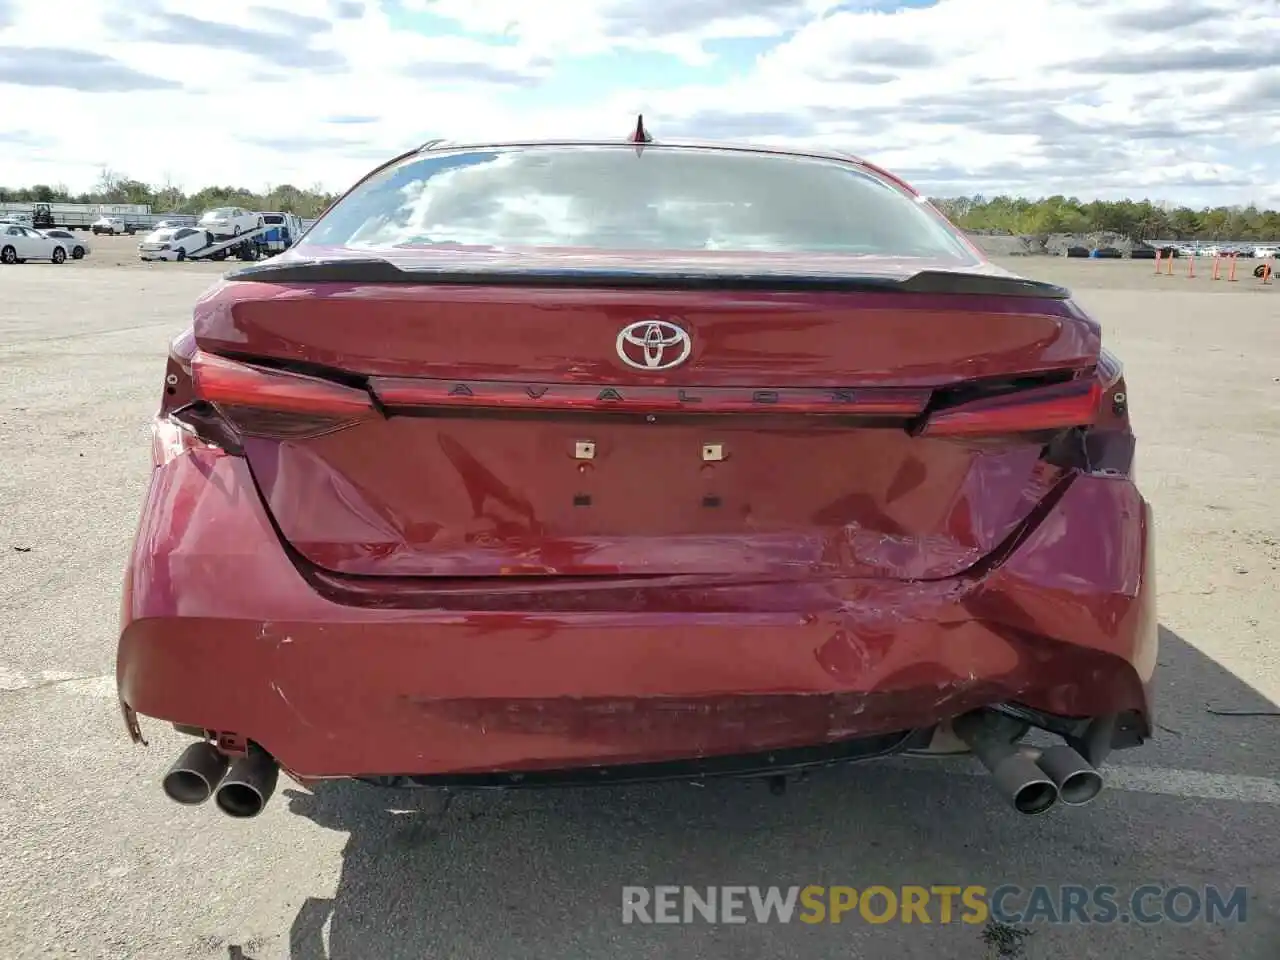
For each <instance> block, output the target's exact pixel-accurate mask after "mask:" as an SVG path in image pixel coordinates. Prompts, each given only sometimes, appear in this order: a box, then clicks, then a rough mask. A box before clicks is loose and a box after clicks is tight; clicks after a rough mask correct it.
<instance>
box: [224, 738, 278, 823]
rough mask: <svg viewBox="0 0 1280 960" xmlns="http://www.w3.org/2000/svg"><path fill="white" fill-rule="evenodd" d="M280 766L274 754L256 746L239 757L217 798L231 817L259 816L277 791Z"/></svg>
mask: <svg viewBox="0 0 1280 960" xmlns="http://www.w3.org/2000/svg"><path fill="white" fill-rule="evenodd" d="M279 777H280V767H279V766H278V765H277V764H276V762H275V760H274V759H272V757H271V756H270V754H268V753H266V752H265V751H263V750H260V749H258V748H256V747H250V748H249V753H248V754H246V755H245V756H243V757H237V758H236V760H235V761H234V762H233V763H232V764H231V769H230V770H228V771H227V775H226V777H225V778H224V779H223V781H222V785H221V786H219V787H218V791H217V794H216V795H215V796H214V801H215V802H216V803H217V805H218V809H219V810H221V811H222V812H223V813H225V814H226V815H227V816H229V817H235V818H237V819H246V818H248V817H256V816H257V815H258V814H260V813H261V812H262V811H263V809H264V808H265V807H266V805H267V801H268V800H270V799H271V795H272V794H273V793H275V789H276V781H277V780H278V779H279Z"/></svg>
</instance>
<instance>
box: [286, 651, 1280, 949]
mask: <svg viewBox="0 0 1280 960" xmlns="http://www.w3.org/2000/svg"><path fill="white" fill-rule="evenodd" d="M1160 663H1161V667H1160V680H1159V689H1158V691H1157V698H1158V699H1157V710H1158V712H1159V721H1160V723H1161V729H1160V730H1158V731H1157V736H1156V738H1155V739H1154V740H1153V741H1152V742H1151V743H1150V744H1148V745H1147V746H1146V747H1144V748H1140V749H1138V750H1136V751H1133V752H1132V755H1127V754H1116V755H1113V759H1114V760H1115V761H1116V762H1117V763H1119V764H1136V765H1141V766H1143V767H1161V768H1169V769H1173V770H1177V769H1185V770H1195V771H1205V772H1209V773H1220V774H1232V773H1241V774H1252V775H1254V776H1259V777H1275V776H1276V772H1277V771H1278V770H1280V739H1278V738H1277V737H1276V732H1277V730H1278V729H1280V727H1278V726H1277V723H1278V722H1280V721H1277V720H1276V719H1275V714H1276V713H1277V712H1278V708H1277V706H1276V705H1275V704H1273V703H1271V702H1269V701H1268V700H1267V699H1266V698H1264V697H1263V696H1262V695H1261V694H1259V693H1258V692H1257V691H1255V690H1253V689H1252V688H1251V687H1249V686H1248V685H1246V684H1245V683H1243V682H1242V681H1240V680H1239V679H1237V678H1236V677H1235V676H1233V675H1232V674H1231V673H1230V672H1228V671H1227V670H1225V669H1223V668H1222V667H1220V666H1219V665H1217V664H1216V663H1215V662H1213V661H1212V660H1210V659H1209V658H1207V657H1205V656H1204V655H1203V654H1201V653H1200V652H1199V651H1198V650H1196V649H1195V648H1194V647H1193V646H1191V645H1190V644H1188V643H1186V642H1185V641H1184V640H1182V639H1181V638H1180V637H1178V636H1176V635H1175V634H1173V633H1172V632H1170V631H1167V630H1164V629H1162V630H1161V651H1160ZM1207 708H1213V709H1217V710H1219V711H1223V713H1218V714H1214V713H1209V712H1208V709H1207ZM1226 711H1231V712H1232V715H1229V716H1228V715H1225V712H1226ZM1236 714H1239V715H1236ZM1244 714H1250V715H1248V716H1246V715H1244ZM957 765H959V767H960V769H957ZM974 767H976V762H975V761H973V760H972V759H971V758H951V759H940V760H932V761H920V762H919V763H918V764H917V763H916V762H915V761H912V762H911V763H909V764H903V763H902V762H900V761H899V762H892V761H891V762H887V763H882V762H873V763H868V764H859V765H853V766H847V767H841V768H830V769H827V770H825V771H820V772H817V773H815V774H814V775H812V776H811V777H809V778H807V779H805V780H804V781H802V782H799V783H794V784H792V785H791V786H790V787H789V788H788V790H787V791H786V792H785V793H784V794H783V795H781V796H778V795H773V794H771V793H770V791H769V790H768V788H767V787H766V786H765V784H764V783H763V782H760V781H755V782H747V781H713V782H709V783H707V784H706V785H705V786H694V785H690V784H664V785H644V786H633V787H608V788H595V789H554V790H546V791H540V792H538V791H522V792H518V791H512V792H506V793H456V794H446V793H444V792H440V791H428V790H396V791H388V790H384V789H378V788H375V787H371V786H365V785H361V784H353V783H342V782H335V783H331V784H324V785H321V786H319V787H317V789H316V790H315V791H314V792H313V793H308V792H306V791H303V790H301V789H296V788H294V789H286V790H284V791H283V796H282V797H281V798H278V799H279V800H283V801H284V802H285V803H287V805H288V809H289V810H290V811H291V812H293V813H295V814H297V815H300V816H304V817H307V818H309V819H310V820H312V821H314V823H315V824H317V825H318V826H319V827H322V828H324V829H327V830H335V831H339V832H342V833H346V834H348V836H349V839H348V841H347V844H346V847H345V850H344V853H343V867H342V874H341V877H340V879H339V881H338V885H337V889H336V892H335V894H334V896H332V897H313V898H309V899H307V900H306V902H305V903H303V904H302V906H301V908H300V909H299V911H298V913H297V916H296V918H295V920H294V921H293V924H292V928H291V931H290V956H291V957H292V958H293V960H373V958H376V960H396V958H399V957H414V958H422V957H451V958H452V957H459V958H462V957H477V958H479V957H494V958H497V957H503V956H508V955H510V956H521V957H535V956H537V957H565V958H568V957H574V958H578V957H593V956H601V957H614V956H627V957H655V958H656V957H666V956H671V955H676V954H678V955H680V956H717V957H718V956H724V957H733V958H735V960H739V958H752V957H761V958H764V957H768V958H770V960H776V958H783V957H793V956H794V957H814V956H824V957H825V956H881V955H885V956H889V955H893V956H896V957H904V958H905V957H917V956H919V957H928V956H931V955H934V954H937V955H941V956H946V957H949V958H955V960H967V958H974V960H986V958H988V957H997V956H999V957H1023V956H1026V957H1028V958H1032V957H1055V958H1056V957H1059V956H1062V957H1065V956H1071V957H1073V958H1075V957H1081V958H1083V957H1094V956H1097V957H1114V956H1122V955H1124V954H1125V952H1126V951H1128V952H1130V953H1132V955H1133V956H1135V957H1139V956H1152V955H1155V954H1153V953H1152V952H1151V951H1152V949H1155V948H1153V947H1152V944H1153V943H1155V942H1156V941H1157V940H1158V941H1159V942H1160V943H1161V947H1160V948H1158V949H1157V953H1161V954H1162V955H1165V956H1187V957H1192V956H1194V957H1197V958H1200V960H1214V958H1217V957H1223V958H1227V957H1230V958H1232V960H1252V958H1254V957H1257V958H1263V957H1267V958H1272V960H1273V958H1274V957H1275V956H1276V955H1277V954H1276V944H1278V943H1280V912H1278V911H1277V907H1276V905H1275V904H1274V903H1272V902H1268V901H1267V899H1259V897H1258V896H1257V893H1258V892H1262V891H1267V890H1272V891H1274V890H1277V889H1280V849H1278V848H1280V806H1276V805H1274V804H1266V803H1243V802H1238V801H1235V800H1221V799H1211V798H1205V797H1203V796H1201V797H1195V796H1178V795H1175V794H1176V791H1171V792H1170V793H1169V794H1161V793H1150V792H1136V791H1121V790H1104V792H1103V794H1102V795H1101V796H1100V797H1099V798H1098V800H1096V801H1095V802H1094V803H1093V804H1091V805H1089V806H1088V807H1084V808H1077V809H1068V808H1063V807H1061V805H1059V807H1058V808H1056V809H1054V810H1053V811H1052V812H1051V813H1050V814H1048V815H1047V816H1044V817H1024V816H1020V815H1018V814H1016V813H1015V812H1014V811H1013V810H1012V809H1010V808H1009V807H1007V806H1006V805H1005V804H1004V802H1003V801H1002V799H1001V798H1000V797H999V796H998V794H997V793H996V792H995V789H994V787H993V786H992V784H991V783H990V781H989V780H988V779H987V778H986V777H985V776H971V775H965V774H964V773H963V772H962V771H963V770H966V769H972V768H974ZM921 768H922V769H921ZM1104 773H1105V769H1104ZM1006 883H1011V884H1018V885H1020V886H1021V887H1023V888H1024V889H1026V888H1029V887H1031V886H1033V885H1035V884H1047V885H1051V886H1054V887H1057V886H1058V885H1062V884H1099V883H1110V884H1114V885H1115V886H1117V887H1118V888H1120V889H1121V890H1132V889H1134V888H1136V887H1138V886H1140V885H1142V884H1144V883H1164V884H1188V885H1192V886H1200V887H1201V888H1203V886H1204V885H1206V884H1216V885H1219V886H1227V887H1234V886H1242V885H1243V886H1248V887H1249V888H1250V896H1249V909H1250V910H1251V911H1252V912H1251V913H1250V914H1249V916H1248V922H1247V923H1245V924H1243V925H1237V926H1236V927H1235V928H1232V929H1229V928H1226V927H1223V926H1221V925H1217V926H1214V925H1208V924H1204V923H1199V924H1187V925H1181V926H1179V925H1170V924H1164V925H1160V926H1157V927H1145V926H1144V927H1139V926H1137V925H1133V924H1130V925H1128V926H1122V925H1119V924H1113V925H1111V926H1109V927H1107V928H1105V929H1103V928H1099V927H1097V926H1094V927H1089V926H1082V925H1080V924H1074V925H1043V924H1039V925H1033V926H1034V927H1035V928H1034V929H1031V928H1027V929H1025V930H1022V931H1021V932H1018V931H1012V932H1011V935H1010V936H1009V937H1008V938H1006V939H1008V941H1009V943H1011V944H1012V945H1011V946H1008V947H1007V952H1006V947H1004V946H993V940H992V934H991V925H990V924H988V925H987V927H986V928H983V927H980V926H976V925H965V924H964V923H959V922H953V923H950V924H944V923H941V922H939V920H940V918H939V917H938V916H937V915H936V914H935V915H934V916H933V917H932V918H931V922H930V923H929V924H920V923H918V922H917V923H914V924H909V925H903V924H901V923H896V922H890V923H887V924H882V925H876V924H873V923H869V922H867V921H866V920H864V919H862V918H859V917H856V916H854V917H853V919H852V920H850V919H848V918H846V920H845V922H844V923H842V924H831V923H824V924H817V925H812V926H810V925H805V924H797V923H792V924H789V925H784V924H777V923H767V924H759V923H756V922H754V920H753V921H752V922H749V923H747V924H745V925H739V926H725V925H718V926H717V925H713V924H709V923H706V922H698V923H695V924H691V925H681V924H677V925H674V926H662V925H639V926H638V925H624V923H623V922H622V909H621V905H622V888H623V887H624V886H627V885H638V886H648V887H650V888H652V886H654V885H657V884H677V885H686V884H688V885H693V886H697V887H706V886H708V885H729V884H743V885H752V884H758V885H761V886H769V885H779V886H782V887H788V886H791V885H798V886H802V887H803V886H806V885H809V884H819V885H825V886H834V885H849V886H852V887H855V888H859V889H865V888H866V887H867V886H870V885H883V886H887V887H889V888H891V889H896V888H900V887H901V886H903V885H916V884H919V885H924V886H925V887H929V886H931V885H937V884H955V885H959V886H965V885H969V884H981V885H983V886H985V887H986V888H987V889H988V890H990V889H993V888H994V887H996V886H999V885H1001V884H1006ZM997 932H1000V931H997ZM1006 932H1009V931H1006ZM1012 934H1016V935H1012ZM1152 937H1155V938H1156V939H1155V940H1152V939H1151V938H1152ZM1139 938H1141V939H1139ZM997 939H998V938H997ZM1024 950H1025V951H1026V952H1025V953H1024Z"/></svg>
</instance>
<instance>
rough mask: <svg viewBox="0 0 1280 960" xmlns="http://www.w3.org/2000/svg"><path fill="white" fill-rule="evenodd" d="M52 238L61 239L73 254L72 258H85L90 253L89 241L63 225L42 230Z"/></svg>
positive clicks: (68, 251)
mask: <svg viewBox="0 0 1280 960" xmlns="http://www.w3.org/2000/svg"><path fill="white" fill-rule="evenodd" d="M38 232H39V233H43V234H44V235H45V236H46V237H48V238H49V239H50V240H59V241H61V242H62V244H63V245H64V246H65V247H66V248H67V253H69V254H71V259H72V260H83V259H84V258H85V257H86V256H88V255H89V249H90V248H89V241H88V240H85V239H83V238H81V237H78V236H77V235H76V234H75V233H74V232H72V231H71V230H66V229H64V228H63V227H52V228H50V229H48V230H40V231H38Z"/></svg>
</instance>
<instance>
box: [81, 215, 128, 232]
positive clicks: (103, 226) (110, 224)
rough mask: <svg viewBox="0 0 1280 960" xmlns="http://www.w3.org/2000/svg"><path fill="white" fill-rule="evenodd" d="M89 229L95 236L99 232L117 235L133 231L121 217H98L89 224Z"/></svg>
mask: <svg viewBox="0 0 1280 960" xmlns="http://www.w3.org/2000/svg"><path fill="white" fill-rule="evenodd" d="M89 229H90V230H92V231H93V235H94V236H95V237H96V236H97V235H98V234H100V233H107V234H110V235H112V236H115V237H118V236H120V234H122V233H129V234H132V233H133V232H134V231H133V228H132V227H131V226H129V225H128V224H127V223H125V222H124V218H123V217H99V218H98V219H97V220H95V221H93V223H91V224H90V225H89Z"/></svg>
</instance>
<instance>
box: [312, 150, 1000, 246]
mask: <svg viewBox="0 0 1280 960" xmlns="http://www.w3.org/2000/svg"><path fill="white" fill-rule="evenodd" d="M435 244H455V245H456V244H461V245H471V246H487V247H579V248H582V247H586V248H597V249H610V250H655V251H656V250H664V251H695V250H707V251H754V252H764V253H806V252H807V253H830V254H855V255H866V256H894V257H923V258H929V259H935V260H946V261H953V262H957V263H973V262H974V261H975V259H976V258H975V257H974V255H973V253H972V251H970V250H969V249H968V248H967V247H966V246H965V245H964V244H963V243H962V241H961V240H960V239H959V237H958V236H957V234H956V231H955V230H954V228H953V227H951V226H950V225H949V224H947V223H946V222H945V221H944V220H942V218H941V217H940V216H939V215H938V214H936V213H935V212H933V211H932V210H931V209H930V208H928V207H927V206H926V205H924V204H923V203H921V202H919V201H917V200H915V199H914V198H912V197H910V196H909V195H907V194H906V193H904V192H903V191H902V190H900V189H898V188H897V187H894V186H892V185H890V184H889V183H887V182H886V181H884V180H882V179H880V178H878V177H875V176H872V175H871V174H869V173H867V172H865V171H864V170H863V169H862V168H861V167H859V166H857V165H855V164H853V163H842V162H840V161H835V160H822V159H811V158H807V157H796V156H789V155H774V154H767V153H751V152H746V151H732V150H716V149H701V148H689V147H684V148H681V147H665V148H664V147H656V146H650V147H646V148H644V149H643V150H642V151H640V153H639V154H637V151H636V149H635V148H634V147H631V146H620V147H612V146H600V147H584V146H537V147H519V148H499V149H494V150H483V151H481V150H476V151H468V152H453V153H444V154H430V155H425V156H424V155H418V156H415V157H413V158H411V159H409V160H406V161H403V162H401V163H399V164H396V165H394V166H392V167H389V168H388V169H387V170H384V171H381V172H380V173H378V174H377V175H375V176H374V177H372V178H371V179H369V180H368V181H366V182H365V183H363V184H361V185H360V186H359V187H357V188H356V189H355V190H354V191H352V193H350V194H349V195H348V196H346V197H345V198H343V199H342V200H341V201H340V202H339V203H338V204H336V205H335V206H334V207H333V208H332V209H331V210H330V211H329V212H328V213H327V214H326V215H325V216H324V217H323V218H321V220H320V221H319V222H318V223H317V224H316V225H315V226H314V227H313V228H312V230H311V232H310V233H309V234H308V235H307V238H306V240H305V241H304V244H303V245H304V246H306V247H312V246H327V247H356V248H366V249H367V248H380V247H382V248H385V247H397V246H431V245H435Z"/></svg>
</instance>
